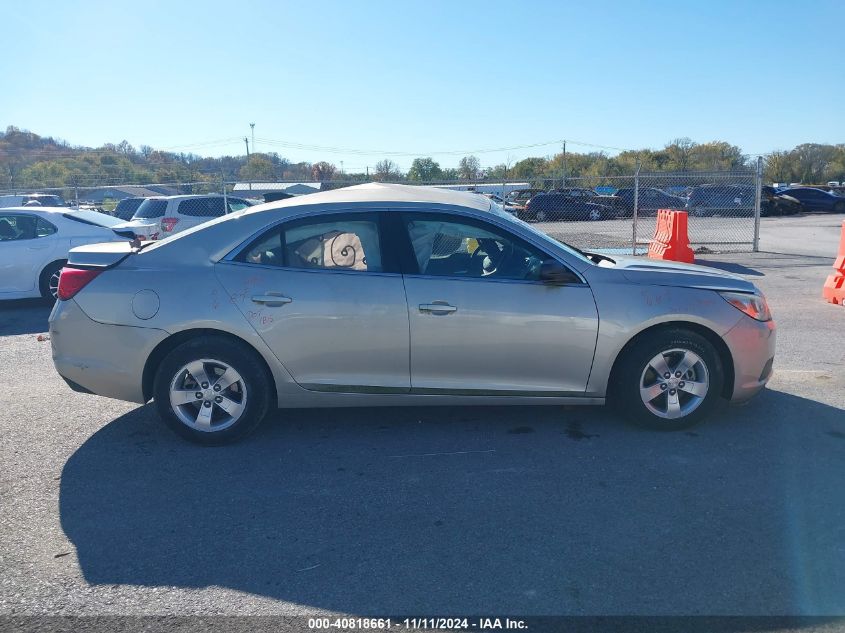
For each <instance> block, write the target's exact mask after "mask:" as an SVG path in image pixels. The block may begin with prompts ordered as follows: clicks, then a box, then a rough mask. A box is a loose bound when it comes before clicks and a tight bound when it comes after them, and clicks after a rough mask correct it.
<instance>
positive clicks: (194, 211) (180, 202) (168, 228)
mask: <svg viewBox="0 0 845 633" xmlns="http://www.w3.org/2000/svg"><path fill="white" fill-rule="evenodd" d="M249 206H251V205H250V203H249V202H247V201H246V200H244V199H243V198H236V197H233V196H226V199H225V200H224V198H223V196H222V195H184V196H159V197H155V198H147V199H146V200H144V201H143V202H142V203H141V204H140V206H139V207H138V208H137V209H136V211H135V214H134V215H133V216H132V219H131V220H130V221H129V222H124V223H122V224H121V225H120V226H119V227H117V228H118V229H120V230H131V231H132V232H133V233H134V234H135V235H136V236H137V237H139V238H140V239H142V240H157V239H163V238H165V237H168V236H169V235H173V234H174V233H179V232H180V231H184V230H185V229H189V228H191V227H194V226H196V225H198V224H202V223H203V222H208V221H209V220H211V219H213V218H219V217H220V216H223V215H226V214H227V213H233V212H235V211H240V210H242V209H246V208H247V207H249Z"/></svg>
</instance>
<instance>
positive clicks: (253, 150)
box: [249, 123, 255, 154]
mask: <svg viewBox="0 0 845 633" xmlns="http://www.w3.org/2000/svg"><path fill="white" fill-rule="evenodd" d="M249 129H251V130H252V153H253V154H255V123H250V124H249Z"/></svg>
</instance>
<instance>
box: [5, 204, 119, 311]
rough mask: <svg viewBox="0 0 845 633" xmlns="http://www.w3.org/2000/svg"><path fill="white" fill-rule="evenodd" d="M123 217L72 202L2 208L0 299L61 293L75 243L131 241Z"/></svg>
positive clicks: (54, 295)
mask: <svg viewBox="0 0 845 633" xmlns="http://www.w3.org/2000/svg"><path fill="white" fill-rule="evenodd" d="M118 224H120V220H118V219H117V218H113V217H111V216H109V215H105V214H103V213H97V212H95V211H85V210H82V211H76V210H70V209H68V208H67V207H37V206H30V207H13V208H0V300H2V299H25V298H28V297H44V298H49V297H50V296H52V297H54V298H55V297H56V292H57V290H58V286H59V273H60V272H61V270H62V267H63V266H64V265H65V263H66V262H67V255H68V251H69V250H70V249H71V248H73V247H74V246H83V245H87V244H96V243H99V242H114V241H127V240H130V239H132V236H131V234H127V235H120V234H119V233H116V232H115V231H114V230H112V227H113V226H116V225H118Z"/></svg>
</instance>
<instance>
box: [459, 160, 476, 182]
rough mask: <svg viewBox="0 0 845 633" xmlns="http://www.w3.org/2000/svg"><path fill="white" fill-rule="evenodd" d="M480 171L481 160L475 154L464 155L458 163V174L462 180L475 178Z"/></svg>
mask: <svg viewBox="0 0 845 633" xmlns="http://www.w3.org/2000/svg"><path fill="white" fill-rule="evenodd" d="M480 171H481V162H480V161H479V160H478V157H476V156H464V157H463V158H462V159H461V160H460V162H459V163H458V174H459V175H460V177H461V178H463V179H464V180H475V179H477V178H478V176H479V172H480Z"/></svg>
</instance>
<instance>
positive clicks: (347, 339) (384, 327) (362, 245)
mask: <svg viewBox="0 0 845 633" xmlns="http://www.w3.org/2000/svg"><path fill="white" fill-rule="evenodd" d="M381 223H382V222H381V216H380V214H379V213H366V212H365V213H361V212H340V213H331V214H319V215H313V216H310V217H308V218H306V219H298V220H292V221H289V222H286V223H283V224H281V225H277V226H275V227H273V228H270V229H268V230H267V231H266V232H265V233H264V234H262V235H260V236H258V237H257V238H256V239H255V240H254V241H253V242H252V243H251V244H250V245H248V246H247V247H246V248H244V249H243V251H242V252H240V253H238V254H237V255H236V256H235V257H233V258H231V259H229V260H226V261H223V262H221V263H219V264H217V267H216V272H217V276H218V279H219V280H220V282H221V283H222V284H223V287H224V288H225V290H226V292H227V293H228V300H229V301H231V302H232V303H234V305H236V306H237V307H238V308H239V309H240V310H241V312H242V313H243V314H244V316H245V317H246V319H247V320H248V321H249V323H250V325H251V326H252V327H253V328H254V329H255V331H256V332H257V333H258V334H259V335H260V336H261V338H262V339H263V340H264V341H265V342H266V343H267V345H268V346H269V347H270V348H271V349H272V350H273V352H274V353H275V355H276V357H277V358H278V359H279V360H280V361H281V363H282V364H283V365H284V366H285V367H286V369H287V370H288V372H289V373H290V374H291V375H292V376H293V378H294V380H296V382H297V383H299V384H300V385H301V386H303V387H305V388H306V389H310V390H315V391H341V392H364V393H405V392H408V391H409V390H410V370H409V358H408V357H409V345H410V343H409V339H410V336H409V332H408V307H407V303H406V301H405V289H404V285H403V283H402V275H401V274H400V272H399V267H398V264H396V263H395V261H394V259H395V258H394V257H393V256H392V254H391V253H392V249H391V247H390V245H389V244H386V243H385V240H384V233H383V231H382V228H381ZM386 247H387V248H386Z"/></svg>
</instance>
